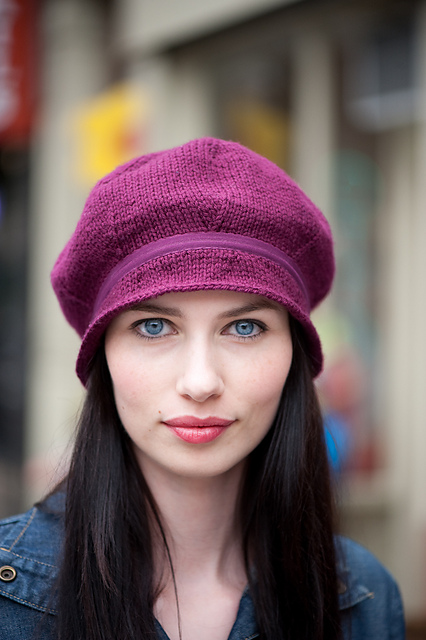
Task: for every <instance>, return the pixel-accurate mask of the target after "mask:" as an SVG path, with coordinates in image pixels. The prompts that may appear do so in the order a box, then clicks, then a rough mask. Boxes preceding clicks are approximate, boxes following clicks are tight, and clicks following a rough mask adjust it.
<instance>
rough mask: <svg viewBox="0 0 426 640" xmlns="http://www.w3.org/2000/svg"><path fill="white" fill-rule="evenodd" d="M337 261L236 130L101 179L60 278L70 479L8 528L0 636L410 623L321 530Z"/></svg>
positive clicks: (376, 631)
mask: <svg viewBox="0 0 426 640" xmlns="http://www.w3.org/2000/svg"><path fill="white" fill-rule="evenodd" d="M333 273H334V260H333V250H332V238H331V233H330V229H329V226H328V224H327V222H326V220H325V218H324V217H323V216H322V214H321V213H320V211H319V210H318V209H317V208H316V207H315V206H314V205H313V203H312V202H311V201H310V200H309V199H308V198H307V197H306V196H305V195H304V194H303V192H302V191H301V190H300V188H299V187H298V186H297V185H296V184H295V183H294V182H293V181H292V180H291V179H290V178H289V177H288V176H287V175H286V174H285V173H284V172H283V171H281V170H280V169H279V168H278V167H276V166H275V165H273V164H272V163H271V162H269V161H268V160H266V159H264V158H261V157H260V156H258V155H256V154H255V153H253V152H251V151H249V150H248V149H245V148H244V147H242V146H240V145H238V144H235V143H233V142H224V141H221V140H214V139H202V140H195V141H193V142H190V143H188V144H186V145H183V146H181V147H178V148H176V149H171V150H168V151H164V152H159V153H154V154H151V155H148V156H145V157H141V158H137V159H135V160H133V161H132V162H129V163H128V164H126V165H124V166H122V167H119V168H118V169H116V170H115V171H114V172H113V173H112V174H110V175H109V176H106V177H105V178H104V179H103V180H101V181H100V182H99V183H98V184H97V185H96V186H95V188H94V189H93V191H92V193H91V194H90V196H89V198H88V200H87V203H86V206H85V209H84V212H83V215H82V217H81V219H80V221H79V223H78V226H77V229H76V231H75V233H74V234H73V236H72V238H71V239H70V241H69V242H68V244H67V246H66V247H65V249H64V250H63V252H62V253H61V255H60V257H59V259H58V261H57V263H56V265H55V268H54V270H53V273H52V282H53V287H54V289H55V292H56V295H57V296H58V299H59V302H60V304H61V307H62V309H63V311H64V314H65V316H66V318H67V319H68V321H69V322H70V323H71V325H72V326H73V327H74V328H75V329H76V330H77V331H78V332H79V334H80V335H81V336H82V338H83V340H82V345H81V349H80V353H79V356H78V361H77V373H78V376H79V377H80V379H81V381H82V382H83V384H84V385H86V386H87V396H86V400H85V404H84V407H83V410H82V415H81V418H80V422H79V428H78V432H77V435H76V442H75V448H74V454H73V459H72V463H71V467H70V471H69V474H68V477H67V478H66V480H65V481H64V483H63V484H62V485H61V486H60V487H58V488H57V490H56V491H55V492H54V493H53V495H52V496H50V497H49V498H48V499H47V500H46V501H44V502H43V503H42V504H40V505H39V506H38V507H36V508H35V509H34V510H32V511H31V512H29V513H28V514H25V515H24V516H20V517H18V518H12V519H9V520H7V521H5V522H4V523H3V525H2V527H1V530H2V533H1V546H2V551H1V554H2V555H1V556H0V561H1V563H2V564H3V565H4V566H3V569H0V578H1V580H2V583H1V585H0V593H1V595H3V596H4V597H3V598H0V600H1V607H2V615H3V616H4V617H3V620H4V624H3V630H2V631H0V637H1V638H3V637H4V638H6V637H7V638H8V640H10V639H12V640H15V639H17V638H25V639H28V638H32V637H37V634H38V637H41V638H59V639H60V640H81V639H85V640H95V639H96V640H112V639H115V638H123V639H136V638H137V639H138V640H140V639H144V638H160V639H162V640H166V639H167V638H170V639H171V640H194V639H197V640H226V639H227V638H229V639H230V640H237V639H238V640H240V639H243V638H246V639H248V638H262V639H265V640H278V639H280V638H282V639H284V638H289V639H290V638H298V639H299V640H302V639H306V640H308V639H309V640H320V639H321V640H325V639H326V640H337V639H342V638H349V637H350V638H352V640H359V639H361V638H362V640H368V639H373V638H375V639H379V638H380V640H384V639H386V638H398V639H399V638H402V637H403V635H404V631H403V618H402V606H401V601H400V597H399V593H398V589H397V587H396V585H395V583H394V582H393V580H392V578H391V577H390V576H389V574H388V573H387V572H386V571H385V570H384V569H383V568H382V567H381V565H379V563H378V562H377V561H376V560H375V559H374V558H373V557H372V556H371V555H370V554H369V553H368V552H366V551H365V550H363V549H361V548H360V547H358V546H357V545H355V544H354V543H350V542H349V541H346V540H342V539H338V538H334V536H333V509H332V498H331V492H330V483H329V474H328V462H327V455H326V450H325V446H324V435H323V428H322V420H321V415H320V411H319V408H318V402H317V398H316V394H315V390H314V386H313V378H314V377H315V376H316V375H317V374H318V373H319V372H320V370H321V367H322V354H321V346H320V342H319V338H318V335H317V332H316V330H315V328H314V326H313V324H312V323H311V320H310V317H309V313H310V310H311V309H312V308H313V307H314V306H316V305H317V304H318V303H319V302H320V301H321V300H322V299H323V298H324V297H325V295H326V294H327V293H328V291H329V289H330V286H331V282H332V278H333ZM5 567H6V568H5ZM1 576H3V577H1ZM2 633H3V634H6V635H1V634H2Z"/></svg>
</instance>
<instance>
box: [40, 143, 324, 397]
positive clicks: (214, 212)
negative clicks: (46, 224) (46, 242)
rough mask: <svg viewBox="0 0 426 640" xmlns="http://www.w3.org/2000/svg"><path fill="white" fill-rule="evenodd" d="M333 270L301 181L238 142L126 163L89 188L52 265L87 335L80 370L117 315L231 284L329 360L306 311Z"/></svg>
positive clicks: (66, 307) (73, 320) (82, 372)
mask: <svg viewBox="0 0 426 640" xmlns="http://www.w3.org/2000/svg"><path fill="white" fill-rule="evenodd" d="M333 275H334V257H333V242H332V236H331V232H330V228H329V225H328V223H327V221H326V219H325V218H324V216H323V215H322V213H321V212H320V211H319V209H318V208H317V207H316V206H315V205H314V204H313V203H312V202H311V201H310V200H309V199H308V198H307V197H306V195H305V194H304V193H303V191H302V190H301V189H300V187H299V186H298V185H297V184H296V183H295V182H294V181H293V180H292V179H291V178H290V177H289V176H288V175H287V174H286V173H285V172H284V171H282V170H281V169H279V168H278V167H277V166H276V165H274V164H273V163H272V162H270V161H269V160H266V159H265V158H263V157H261V156H259V155H257V154H256V153H254V152H253V151H250V150H249V149H246V148H245V147H243V146H241V145H240V144H237V143H235V142H226V141H223V140H216V139H212V138H203V139H200V140H193V141H192V142H189V143H187V144H184V145H182V146H180V147H176V148H174V149H169V150H167V151H160V152H157V153H152V154H149V155H146V156H142V157H140V158H135V159H134V160H132V161H130V162H128V163H127V164H124V165H122V166H120V167H118V168H117V169H115V171H113V172H112V173H110V174H109V175H107V176H106V177H104V178H103V179H102V180H100V181H99V182H98V183H97V184H96V185H95V187H94V188H93V190H92V192H91V193H90V195H89V197H88V199H87V202H86V205H85V207H84V210H83V214H82V216H81V218H80V220H79V222H78V224H77V228H76V230H75V232H74V234H73V235H72V237H71V239H70V240H69V242H68V243H67V245H66V246H65V248H64V250H63V251H62V253H61V254H60V256H59V258H58V260H57V262H56V264H55V267H54V269H53V271H52V284H53V288H54V290H55V293H56V295H57V297H58V299H59V302H60V305H61V308H62V310H63V312H64V314H65V317H66V318H67V320H68V322H69V323H70V324H71V325H72V326H73V327H74V329H76V331H77V332H78V333H79V335H80V336H81V337H82V339H83V340H82V344H81V348H80V352H79V355H78V359H77V375H78V376H79V378H80V380H81V381H82V382H83V384H86V383H87V379H88V376H89V373H90V366H91V361H92V358H93V356H94V354H95V352H96V350H97V349H98V347H99V345H100V343H101V339H102V336H103V334H104V332H105V329H106V328H107V326H108V324H109V323H110V322H111V320H112V318H113V317H114V316H116V315H117V314H118V313H120V312H121V311H123V310H124V309H126V308H129V307H131V306H133V305H135V304H136V303H138V302H141V301H142V300H146V299H147V298H151V297H155V296H159V295H161V294H164V293H168V292H171V291H193V290H199V289H228V290H232V291H243V292H248V293H254V294H257V295H262V296H265V297H267V298H270V299H272V300H275V301H276V302H279V303H280V304H282V305H283V306H284V307H285V308H286V309H288V311H289V313H290V314H291V315H292V316H294V318H296V320H298V321H299V323H300V324H301V325H302V327H303V329H304V331H305V334H306V337H307V341H308V347H309V356H310V359H311V361H312V365H313V371H314V374H315V375H317V374H318V373H319V372H320V371H321V368H322V352H321V344H320V340H319V337H318V334H317V332H316V330H315V328H314V326H313V324H312V323H311V320H310V318H309V314H310V311H311V310H312V309H313V308H314V307H315V306H316V305H317V304H318V303H319V302H320V301H321V300H322V299H323V298H324V296H325V295H326V294H327V293H328V291H329V289H330V287H331V283H332V280H333Z"/></svg>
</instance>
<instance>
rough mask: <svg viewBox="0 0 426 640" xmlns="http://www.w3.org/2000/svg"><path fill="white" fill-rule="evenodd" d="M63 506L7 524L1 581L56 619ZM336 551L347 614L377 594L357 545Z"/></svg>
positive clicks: (2, 534)
mask: <svg viewBox="0 0 426 640" xmlns="http://www.w3.org/2000/svg"><path fill="white" fill-rule="evenodd" d="M64 503H65V496H64V494H63V493H58V494H54V495H53V496H50V497H49V498H48V499H47V500H46V501H45V502H44V503H43V504H42V505H41V506H38V507H33V508H32V509H31V510H30V511H28V512H27V513H25V514H23V515H22V516H19V517H16V518H9V519H6V520H4V521H2V523H1V525H0V568H1V567H3V566H11V567H13V569H14V570H15V571H16V578H15V579H14V580H12V581H10V582H5V581H3V580H1V577H0V595H4V596H7V597H9V598H12V599H13V600H15V601H17V602H21V603H24V604H27V605H29V606H31V607H33V608H35V609H38V610H40V611H47V612H48V613H52V614H55V613H56V606H57V605H56V589H55V583H56V581H57V577H58V564H59V561H60V554H61V540H62V532H63V512H64ZM336 551H337V561H338V576H339V606H340V609H341V610H344V609H348V608H350V607H353V606H355V605H356V604H358V603H359V602H361V601H363V600H365V599H367V598H371V597H372V595H373V594H372V592H371V590H370V589H368V587H367V586H365V585H364V584H363V583H362V581H361V580H360V578H359V576H357V573H356V571H355V570H354V564H355V565H356V563H355V562H354V558H353V556H354V545H353V543H352V542H351V541H349V540H347V539H345V538H341V537H337V538H336ZM52 594H53V595H52Z"/></svg>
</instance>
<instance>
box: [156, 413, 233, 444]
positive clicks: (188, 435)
mask: <svg viewBox="0 0 426 640" xmlns="http://www.w3.org/2000/svg"><path fill="white" fill-rule="evenodd" d="M233 422H235V421H234V420H226V419H224V418H217V417H215V416H209V417H208V418H197V417H195V416H179V417H178V418H172V419H170V420H164V424H165V425H166V426H168V427H169V428H170V429H171V430H172V431H174V433H175V434H176V435H177V436H178V437H179V438H181V440H185V442H189V443H191V444H204V443H206V442H212V441H213V440H216V438H217V437H218V436H220V435H221V433H223V432H224V431H225V429H226V428H227V427H229V425H231V424H232V423H233Z"/></svg>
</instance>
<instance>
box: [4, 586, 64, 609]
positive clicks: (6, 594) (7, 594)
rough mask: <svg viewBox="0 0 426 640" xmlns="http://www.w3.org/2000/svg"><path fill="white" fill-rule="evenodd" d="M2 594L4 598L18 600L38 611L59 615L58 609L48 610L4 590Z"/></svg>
mask: <svg viewBox="0 0 426 640" xmlns="http://www.w3.org/2000/svg"><path fill="white" fill-rule="evenodd" d="M0 593H1V594H3V595H4V596H7V597H8V598H10V599H11V600H17V601H19V602H21V603H23V604H27V605H29V606H30V607H34V608H35V609H38V610H39V611H46V613H53V614H57V613H58V612H57V610H56V609H48V608H47V607H41V606H40V605H39V604H36V603H35V602H30V601H29V600H24V598H20V597H19V596H15V594H10V593H8V592H7V591H3V589H0Z"/></svg>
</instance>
